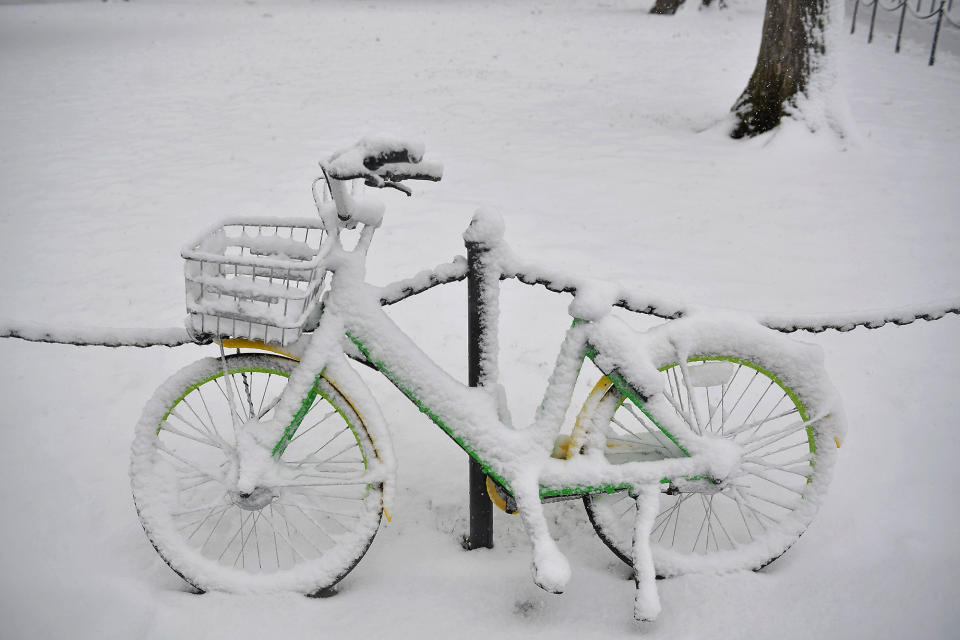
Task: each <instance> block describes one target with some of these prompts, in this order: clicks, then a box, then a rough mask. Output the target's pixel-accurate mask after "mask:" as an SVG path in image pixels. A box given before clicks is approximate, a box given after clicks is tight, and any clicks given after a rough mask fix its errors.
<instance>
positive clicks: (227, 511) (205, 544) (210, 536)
mask: <svg viewBox="0 0 960 640" xmlns="http://www.w3.org/2000/svg"><path fill="white" fill-rule="evenodd" d="M229 512H230V505H227V508H226V509H224V510H223V511H222V512H220V517H219V518H217V521H216V522H215V523H213V528H212V529H210V533H208V534H207V537H206V538H204V540H203V544H201V545H200V551H201V552H202V551H203V550H204V548H206V546H207V543H208V542H210V538H212V537H213V532H214V531H216V530H217V527H219V526H220V523H221V522H222V521H223V518H224V516H226V515H227V514H228V513H229Z"/></svg>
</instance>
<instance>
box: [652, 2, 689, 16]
mask: <svg viewBox="0 0 960 640" xmlns="http://www.w3.org/2000/svg"><path fill="white" fill-rule="evenodd" d="M683 2H684V0H657V2H656V3H655V4H654V5H653V7H652V8H651V9H650V13H656V14H657V15H661V16H672V15H673V14H675V13H676V12H677V9H679V8H680V5H682V4H683Z"/></svg>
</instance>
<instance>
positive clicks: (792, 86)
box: [730, 0, 828, 138]
mask: <svg viewBox="0 0 960 640" xmlns="http://www.w3.org/2000/svg"><path fill="white" fill-rule="evenodd" d="M827 2H828V0H767V8H766V15H765V16H764V18H763V37H762V39H761V41H760V53H759V55H758V56H757V66H756V67H754V69H753V75H752V76H751V77H750V82H749V83H747V88H746V89H744V91H743V93H742V94H741V95H740V97H739V98H738V99H737V101H736V103H735V104H734V105H733V109H732V110H733V113H734V115H735V117H736V124H735V125H734V128H733V131H731V132H730V135H731V136H732V137H734V138H743V137H744V136H747V137H751V136H756V135H759V134H761V133H764V132H766V131H770V130H771V129H773V128H774V127H776V126H777V125H779V124H780V120H781V118H783V116H784V115H785V114H786V113H787V112H788V111H789V110H790V109H791V108H794V107H796V106H797V100H798V98H800V97H801V96H802V95H806V94H807V92H808V90H809V86H810V78H811V76H812V74H813V72H815V71H816V70H817V68H818V66H819V64H820V61H821V57H822V56H823V55H824V53H825V51H826V46H825V43H824V40H825V39H824V33H825V31H826V28H825V27H826V23H825V21H826V19H827V16H826V10H827Z"/></svg>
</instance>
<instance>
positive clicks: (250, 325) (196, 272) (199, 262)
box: [180, 217, 330, 345]
mask: <svg viewBox="0 0 960 640" xmlns="http://www.w3.org/2000/svg"><path fill="white" fill-rule="evenodd" d="M327 237H328V234H327V233H326V231H325V230H324V227H323V223H322V222H321V221H320V220H318V219H316V218H268V217H262V218H261V217H256V218H229V219H226V220H222V221H221V222H219V223H218V224H217V225H216V226H214V227H213V228H211V229H209V230H207V231H206V232H205V233H203V235H201V236H200V237H199V238H198V239H197V240H195V241H194V242H191V243H190V244H188V245H186V246H185V247H184V248H183V250H182V251H181V253H180V255H182V256H183V258H184V260H186V263H185V265H184V276H185V280H186V291H187V313H188V316H187V329H188V330H189V331H190V332H191V333H192V334H194V335H195V336H198V337H221V338H246V339H250V340H262V341H263V342H267V343H273V344H279V345H286V344H289V343H291V342H293V341H295V340H296V339H297V338H299V337H300V334H301V333H302V332H303V330H304V327H305V326H307V325H309V324H311V323H314V322H315V321H316V316H317V312H318V305H319V300H320V293H321V292H322V289H323V283H324V275H325V273H326V270H325V268H324V262H323V259H324V257H325V256H326V254H327V252H328V251H329V247H330V243H328V242H324V240H326V238H327Z"/></svg>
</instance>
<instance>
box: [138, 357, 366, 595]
mask: <svg viewBox="0 0 960 640" xmlns="http://www.w3.org/2000/svg"><path fill="white" fill-rule="evenodd" d="M296 366H297V363H296V362H295V361H293V360H290V359H288V358H282V357H279V356H274V355H266V354H245V355H236V356H228V357H227V358H226V370H227V373H226V375H225V374H224V365H223V362H222V361H221V360H220V359H217V358H208V359H204V360H200V361H198V362H195V363H194V364H192V365H189V366H188V367H186V368H184V369H183V370H181V371H180V372H178V373H177V374H175V375H174V376H172V377H171V378H170V379H169V380H168V381H167V382H166V383H164V384H163V385H162V386H161V387H160V388H159V389H158V390H157V391H156V393H155V394H154V396H153V398H152V399H151V400H150V402H148V403H147V406H146V408H145V409H144V412H143V415H142V417H141V419H140V422H139V423H138V425H137V432H136V437H135V440H134V443H133V455H132V458H131V465H130V476H131V486H132V489H133V497H134V502H135V505H136V508H137V513H138V514H139V516H140V521H141V523H142V524H143V528H144V531H145V532H146V534H147V536H148V538H149V539H150V542H151V543H152V544H153V546H154V547H155V548H156V550H157V552H158V553H159V554H160V556H161V557H162V558H163V560H164V561H165V562H166V563H167V564H168V565H169V566H170V567H171V568H172V569H173V570H174V571H176V572H177V573H178V574H179V575H180V576H181V577H182V578H183V579H184V580H186V581H187V582H189V583H190V584H191V585H193V586H194V587H195V588H197V589H199V590H201V591H207V590H223V591H232V592H254V593H261V592H272V591H297V592H301V593H305V594H316V593H318V592H321V591H323V590H324V589H328V588H329V587H332V586H333V585H334V584H336V583H337V582H338V581H339V580H340V579H342V578H343V577H344V576H345V575H346V574H347V573H348V572H349V571H350V570H351V569H353V567H354V566H356V564H357V563H358V562H359V561H360V559H361V558H362V557H363V555H364V553H365V552H366V550H367V548H368V547H369V546H370V543H371V542H372V541H373V537H374V535H375V534H376V532H377V529H378V527H379V524H380V518H381V514H382V504H381V497H382V491H383V486H382V484H373V483H370V482H369V481H366V480H364V478H363V473H364V471H365V470H366V469H367V468H368V467H369V466H370V464H371V463H372V462H373V461H374V460H375V459H376V458H377V451H376V448H375V447H374V444H373V441H372V440H371V438H370V435H369V434H368V433H367V429H366V427H365V426H364V423H363V420H362V418H361V416H359V415H358V414H357V412H356V411H355V410H354V409H353V407H352V406H351V404H350V402H349V401H348V400H347V398H346V397H345V396H344V395H343V394H342V393H341V391H340V390H339V389H338V387H337V385H336V384H335V383H334V382H333V381H330V380H328V379H326V378H321V379H320V381H319V383H318V385H317V391H318V394H317V397H316V399H315V400H314V402H313V404H312V405H311V407H310V408H309V411H308V412H307V414H306V416H305V418H304V420H303V422H302V423H301V426H300V428H299V429H298V431H297V433H296V434H295V436H294V437H293V440H292V441H291V442H290V444H289V445H288V447H287V448H286V450H285V451H284V453H283V455H282V457H281V459H280V462H279V464H280V466H281V467H282V468H283V471H284V473H283V476H284V477H285V478H286V480H284V481H282V482H275V483H272V484H268V485H265V486H258V487H256V488H255V489H254V490H253V491H251V492H249V493H239V492H238V491H237V490H236V489H235V488H231V484H232V483H231V477H232V476H231V474H233V475H235V474H236V460H237V455H236V443H235V438H234V427H233V418H236V419H238V420H239V421H240V422H245V421H247V420H249V419H250V418H252V417H257V418H259V419H261V420H269V419H270V417H271V416H272V415H273V410H274V406H275V404H276V402H277V401H278V399H279V395H280V393H281V391H282V390H283V388H284V386H285V385H286V383H287V378H288V377H289V375H290V373H291V372H292V371H293V369H294V367H296ZM231 392H232V395H233V399H234V401H233V408H231V403H230V402H229V401H228V395H229V394H230V393H231ZM231 413H234V414H235V415H233V416H231ZM252 435H253V436H254V437H256V434H252ZM267 444H269V443H267Z"/></svg>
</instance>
